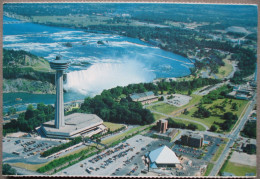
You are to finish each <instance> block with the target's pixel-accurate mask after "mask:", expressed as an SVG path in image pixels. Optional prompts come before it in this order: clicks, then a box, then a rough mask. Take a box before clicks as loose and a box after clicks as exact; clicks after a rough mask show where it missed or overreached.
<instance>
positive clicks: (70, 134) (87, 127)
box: [37, 56, 107, 139]
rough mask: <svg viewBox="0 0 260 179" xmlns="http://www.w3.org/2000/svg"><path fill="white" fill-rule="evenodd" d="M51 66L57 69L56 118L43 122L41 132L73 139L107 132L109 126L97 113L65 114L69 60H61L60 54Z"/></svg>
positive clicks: (47, 135)
mask: <svg viewBox="0 0 260 179" xmlns="http://www.w3.org/2000/svg"><path fill="white" fill-rule="evenodd" d="M50 66H51V68H52V69H54V70H56V75H55V84H56V101H55V119H54V120H51V121H47V122H45V123H43V124H42V125H41V127H40V128H39V129H37V131H38V132H39V134H40V135H41V136H44V137H48V138H55V139H72V138H74V137H78V136H83V137H86V136H87V137H91V136H92V135H94V134H98V133H101V134H103V133H105V132H106V131H107V127H106V126H105V125H104V124H103V120H102V119H101V118H99V117H98V116H97V115H95V114H84V113H73V114H70V115H67V116H64V104H63V103H64V101H63V72H64V70H66V69H67V68H68V67H69V62H68V61H66V60H61V58H60V57H59V56H58V57H56V59H55V60H53V61H51V62H50Z"/></svg>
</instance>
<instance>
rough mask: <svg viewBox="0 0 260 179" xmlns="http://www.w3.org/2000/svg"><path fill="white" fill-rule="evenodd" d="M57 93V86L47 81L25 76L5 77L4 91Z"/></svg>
mask: <svg viewBox="0 0 260 179" xmlns="http://www.w3.org/2000/svg"><path fill="white" fill-rule="evenodd" d="M19 92H20V93H31V94H55V86H54V85H53V84H52V83H49V82H47V81H45V82H43V81H35V80H28V79H23V78H18V79H3V93H19Z"/></svg>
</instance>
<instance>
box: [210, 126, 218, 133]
mask: <svg viewBox="0 0 260 179" xmlns="http://www.w3.org/2000/svg"><path fill="white" fill-rule="evenodd" d="M209 130H210V131H211V132H215V131H216V130H217V127H216V126H215V125H211V126H210V129H209Z"/></svg>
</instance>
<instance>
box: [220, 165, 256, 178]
mask: <svg viewBox="0 0 260 179" xmlns="http://www.w3.org/2000/svg"><path fill="white" fill-rule="evenodd" d="M224 171H225V172H230V173H233V174H235V175H236V176H245V175H246V173H255V174H256V166H248V165H241V164H237V163H233V162H228V163H227V165H226V167H225V168H224Z"/></svg>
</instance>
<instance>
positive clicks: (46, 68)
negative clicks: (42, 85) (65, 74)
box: [33, 58, 54, 72]
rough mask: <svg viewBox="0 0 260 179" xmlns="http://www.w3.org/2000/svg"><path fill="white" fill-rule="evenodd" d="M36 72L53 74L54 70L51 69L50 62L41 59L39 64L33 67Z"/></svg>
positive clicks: (38, 61)
mask: <svg viewBox="0 0 260 179" xmlns="http://www.w3.org/2000/svg"><path fill="white" fill-rule="evenodd" d="M33 69H34V70H35V71H42V72H53V71H54V70H52V69H51V67H50V64H49V62H48V61H46V60H44V59H42V58H39V59H38V60H37V63H36V64H35V65H34V66H33Z"/></svg>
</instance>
